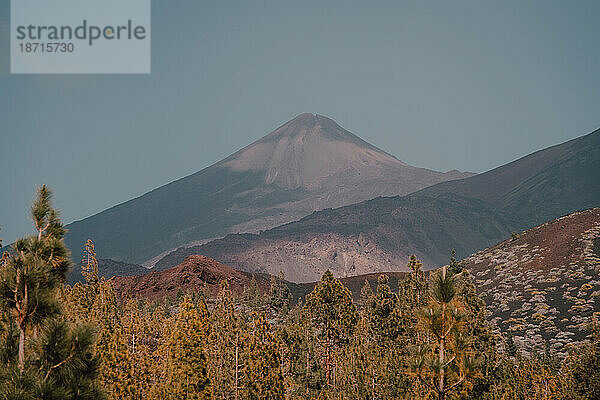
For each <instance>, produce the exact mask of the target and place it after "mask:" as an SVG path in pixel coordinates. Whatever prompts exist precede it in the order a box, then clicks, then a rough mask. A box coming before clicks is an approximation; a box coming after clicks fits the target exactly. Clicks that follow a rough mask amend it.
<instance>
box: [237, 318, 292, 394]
mask: <svg viewBox="0 0 600 400" xmlns="http://www.w3.org/2000/svg"><path fill="white" fill-rule="evenodd" d="M252 330H253V332H252V334H251V335H250V338H249V341H248V347H247V350H246V361H245V366H244V379H245V382H246V383H245V390H244V392H245V398H246V399H248V400H263V399H264V400H278V399H283V398H284V394H285V391H284V388H283V375H282V372H281V360H280V356H279V346H278V343H277V341H276V340H275V337H274V336H273V334H272V333H271V327H270V325H269V323H268V322H267V319H266V317H265V315H264V313H261V314H260V315H259V316H258V318H256V319H255V320H254V322H253V323H252Z"/></svg>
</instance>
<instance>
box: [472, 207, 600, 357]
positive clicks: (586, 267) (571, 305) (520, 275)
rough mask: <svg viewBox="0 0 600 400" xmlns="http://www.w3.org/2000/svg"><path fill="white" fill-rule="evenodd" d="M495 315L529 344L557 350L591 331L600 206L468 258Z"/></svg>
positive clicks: (597, 291) (596, 303) (596, 300)
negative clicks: (588, 323) (589, 327)
mask: <svg viewBox="0 0 600 400" xmlns="http://www.w3.org/2000/svg"><path fill="white" fill-rule="evenodd" d="M465 265H466V266H467V268H468V269H469V271H470V272H471V274H472V275H473V276H474V278H475V283H476V285H477V288H478V292H479V293H480V295H481V296H482V298H483V299H484V300H485V302H486V304H487V307H488V311H489V313H490V316H489V319H490V320H491V322H492V324H493V325H494V326H495V327H496V328H497V329H498V330H499V331H501V332H505V333H506V332H510V333H512V335H513V337H514V341H515V343H517V345H518V346H520V347H521V348H522V349H523V350H525V351H529V350H531V349H532V348H537V350H538V351H543V348H544V346H545V343H548V344H549V345H550V347H551V348H552V349H553V350H556V351H558V352H564V351H565V345H566V344H568V343H571V342H573V341H575V340H581V339H583V338H584V337H585V336H586V335H587V333H588V332H587V329H586V323H587V322H588V320H589V317H590V316H591V315H592V314H594V313H598V312H600V276H599V273H600V208H594V209H591V210H586V211H582V212H577V213H574V214H571V215H567V216H565V217H562V218H558V219H556V220H553V221H551V222H548V223H546V224H543V225H540V226H538V227H535V228H532V229H530V230H528V231H526V232H523V233H522V234H521V235H519V237H518V238H517V239H514V240H513V239H509V240H506V241H503V242H502V243H499V244H497V245H496V246H493V247H491V248H489V249H486V250H483V251H481V252H479V253H477V254H474V255H472V256H471V257H469V258H467V259H466V260H465Z"/></svg>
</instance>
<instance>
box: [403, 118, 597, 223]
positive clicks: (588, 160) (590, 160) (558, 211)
mask: <svg viewBox="0 0 600 400" xmlns="http://www.w3.org/2000/svg"><path fill="white" fill-rule="evenodd" d="M445 193H453V194H458V195H460V196H465V197H471V198H476V199H480V200H483V201H485V202H487V203H489V204H492V205H494V206H495V207H497V208H499V209H501V210H505V211H509V212H511V213H513V214H515V215H517V216H518V217H519V218H520V219H521V220H522V221H523V225H524V226H525V227H532V226H535V225H539V224H542V223H544V222H546V221H549V220H551V219H554V218H557V217H560V216H562V215H566V214H569V213H572V212H575V211H581V210H585V209H588V208H592V207H598V206H600V129H599V130H596V131H594V132H592V133H590V134H588V135H585V136H582V137H579V138H576V139H573V140H570V141H568V142H565V143H562V144H560V145H557V146H553V147H549V148H547V149H544V150H540V151H537V152H535V153H532V154H530V155H528V156H526V157H523V158H520V159H518V160H516V161H513V162H511V163H508V164H506V165H503V166H501V167H498V168H495V169H492V170H491V171H488V172H485V173H482V174H479V175H476V176H473V177H470V178H467V179H464V180H460V181H454V182H444V183H440V184H437V185H435V186H431V187H429V188H426V189H423V190H421V191H419V192H417V193H414V194H413V196H415V197H417V198H418V197H420V196H425V197H429V196H436V195H439V194H445Z"/></svg>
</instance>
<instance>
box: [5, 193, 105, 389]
mask: <svg viewBox="0 0 600 400" xmlns="http://www.w3.org/2000/svg"><path fill="white" fill-rule="evenodd" d="M51 197H52V194H51V192H50V190H49V189H48V188H47V187H46V186H42V187H41V188H40V189H39V190H38V194H37V198H36V200H35V201H34V202H33V205H32V207H31V215H32V218H33V221H34V225H35V234H34V235H31V236H28V237H26V238H24V239H20V240H18V241H17V242H16V243H15V245H14V251H13V252H12V254H11V255H8V256H7V257H6V258H4V262H3V263H2V265H1V269H0V309H1V310H2V319H3V321H4V322H3V325H4V326H5V329H6V332H7V333H6V334H5V335H3V336H4V337H3V338H2V339H3V343H2V344H3V349H2V351H1V352H0V353H1V354H2V355H3V357H4V358H5V361H7V362H6V364H5V367H6V368H4V369H2V370H1V371H0V398H15V397H16V398H28V397H32V398H56V397H57V396H58V398H64V399H72V398H73V399H74V398H78V399H80V398H102V394H101V392H100V391H99V389H98V387H97V385H96V381H95V380H96V375H97V368H98V360H97V358H96V357H95V356H94V354H93V344H94V332H93V330H92V329H91V328H90V327H89V326H87V325H79V326H71V325H69V324H68V323H67V321H65V318H64V315H63V314H62V304H61V300H62V298H61V294H62V285H63V284H64V282H65V280H66V273H67V270H68V267H69V264H70V260H69V252H68V250H67V248H66V246H65V245H64V242H63V237H64V235H65V232H66V230H65V229H64V228H63V226H62V223H61V221H60V219H59V213H58V211H56V210H55V209H54V208H53V207H52V204H51ZM17 332H18V339H17V337H16V333H17ZM13 333H14V335H13ZM17 343H18V345H16V352H15V351H13V349H15V348H14V347H13V345H15V344H17Z"/></svg>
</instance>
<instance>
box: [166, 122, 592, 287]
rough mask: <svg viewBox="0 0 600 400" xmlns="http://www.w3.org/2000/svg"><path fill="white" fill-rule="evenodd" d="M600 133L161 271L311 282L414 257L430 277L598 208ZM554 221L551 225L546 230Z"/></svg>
mask: <svg viewBox="0 0 600 400" xmlns="http://www.w3.org/2000/svg"><path fill="white" fill-rule="evenodd" d="M599 163H600V131H596V132H594V133H592V134H589V135H586V136H583V137H580V138H577V139H574V140H571V141H569V142H566V143H564V144H562V145H558V146H554V147H550V148H548V149H545V150H541V151H538V152H536V153H533V154H531V155H529V156H526V157H523V158H521V159H519V160H517V161H514V162H512V163H509V164H507V165H504V166H501V167H498V168H496V169H494V170H491V171H489V172H486V173H485V174H481V175H476V176H473V177H469V178H465V179H461V180H455V181H450V182H444V183H440V184H438V185H435V186H431V187H429V188H426V189H423V190H421V191H418V192H415V193H412V194H410V195H408V196H405V197H393V198H376V199H373V200H371V201H367V202H365V203H360V204H354V205H350V206H347V207H343V208H340V209H335V210H324V211H320V212H317V213H315V214H313V215H311V216H309V217H306V218H303V219H301V220H300V221H297V222H294V223H291V224H288V225H285V226H282V227H278V228H275V229H272V230H269V231H267V232H264V233H262V234H260V235H237V236H236V235H230V236H227V237H225V238H224V239H221V240H217V241H213V242H210V243H207V244H205V245H203V246H197V247H191V248H187V249H178V250H176V251H174V252H172V253H171V254H167V255H166V256H165V257H163V258H162V259H161V260H160V261H158V262H157V264H156V266H157V268H169V267H171V266H173V265H176V264H177V263H179V262H181V260H182V259H183V258H185V256H186V255H189V254H194V253H201V254H207V255H209V256H211V257H213V258H215V259H217V260H220V261H223V262H225V263H227V264H228V265H231V266H234V267H236V268H241V269H244V270H248V271H263V272H269V273H277V272H278V270H279V269H282V270H283V271H284V272H285V273H286V276H287V277H288V279H290V280H292V281H297V282H306V281H310V280H314V279H316V278H317V277H318V276H319V275H320V274H321V273H322V272H323V271H324V270H326V269H332V270H333V271H334V273H335V274H336V275H337V276H350V275H357V274H364V273H368V272H374V271H390V270H398V269H402V268H403V266H404V265H405V264H406V260H407V257H408V255H409V254H413V253H414V254H416V255H417V256H419V257H420V258H421V259H423V261H424V264H425V265H426V266H427V267H430V268H431V267H435V266H440V265H443V264H444V263H445V262H446V261H447V259H448V256H449V254H450V250H451V249H452V248H454V249H456V251H457V254H458V256H459V257H464V256H467V255H469V254H471V253H472V252H475V251H478V250H481V249H483V248H486V247H488V246H490V245H492V244H493V243H496V242H498V241H500V240H503V239H504V238H506V237H508V236H509V234H510V232H511V231H520V230H523V229H526V228H529V227H531V226H534V225H535V224H538V223H539V221H540V219H543V218H547V219H554V218H556V217H559V216H561V215H565V214H568V213H570V212H573V211H574V210H575V211H576V210H581V209H585V208H589V207H592V206H598V205H600V176H599V175H598V171H600V164H599ZM544 221H546V220H543V221H542V222H544Z"/></svg>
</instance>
